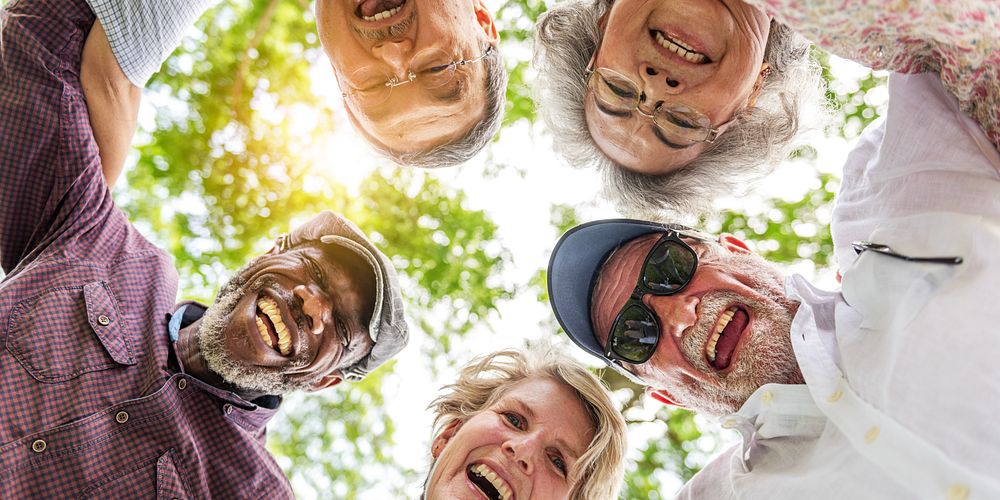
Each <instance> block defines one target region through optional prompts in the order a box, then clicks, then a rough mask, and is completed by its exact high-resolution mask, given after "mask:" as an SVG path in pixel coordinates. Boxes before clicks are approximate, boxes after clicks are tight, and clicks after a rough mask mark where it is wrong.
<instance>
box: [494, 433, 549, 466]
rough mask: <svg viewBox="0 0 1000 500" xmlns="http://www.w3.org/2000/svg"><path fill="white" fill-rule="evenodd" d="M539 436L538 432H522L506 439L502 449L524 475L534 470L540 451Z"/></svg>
mask: <svg viewBox="0 0 1000 500" xmlns="http://www.w3.org/2000/svg"><path fill="white" fill-rule="evenodd" d="M541 444H542V443H541V436H540V435H539V434H538V433H523V434H519V435H518V436H516V437H513V438H511V439H508V440H507V441H506V442H505V443H504V444H503V447H502V448H503V451H504V454H506V455H507V456H508V457H509V458H510V459H512V460H513V461H514V464H515V465H516V466H517V468H518V469H520V470H521V472H523V473H524V474H525V475H529V476H530V475H531V474H532V472H534V470H535V460H537V457H538V456H539V454H540V453H541V451H542V446H541Z"/></svg>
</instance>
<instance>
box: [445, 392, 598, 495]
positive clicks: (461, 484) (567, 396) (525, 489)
mask: <svg viewBox="0 0 1000 500" xmlns="http://www.w3.org/2000/svg"><path fill="white" fill-rule="evenodd" d="M593 438H594V428H593V424H592V423H591V420H590V417H589V416H588V414H587V411H586V409H585V407H584V405H583V403H582V402H581V400H580V398H579V397H578V396H577V395H576V393H575V392H574V391H573V390H572V389H571V388H570V387H569V386H568V385H566V384H564V383H561V382H557V381H555V380H553V379H551V378H548V377H531V378H526V379H524V380H521V381H520V382H517V383H516V384H514V385H512V386H510V387H509V388H508V390H507V391H506V392H505V393H504V394H503V396H501V397H500V399H499V400H497V401H496V402H495V403H494V404H492V405H490V406H489V407H488V408H486V409H484V410H482V411H481V412H479V413H477V414H476V415H474V416H473V417H471V418H469V419H467V420H465V421H455V423H453V424H452V425H449V426H448V427H447V428H445V430H444V431H442V432H441V434H440V435H439V436H437V437H436V438H435V439H434V446H433V451H434V457H435V463H434V467H433V469H432V471H431V476H430V479H429V480H428V483H427V496H426V497H427V498H428V499H429V500H437V499H445V498H447V499H459V498H466V499H476V500H483V499H488V500H510V499H524V500H527V499H532V498H538V499H560V498H567V497H568V495H569V492H570V490H571V489H572V487H573V484H574V483H575V481H576V480H577V478H576V469H575V468H574V466H575V465H576V462H577V459H578V458H579V457H580V456H581V455H583V453H584V452H586V451H587V446H588V445H589V444H590V442H591V440H592V439H593Z"/></svg>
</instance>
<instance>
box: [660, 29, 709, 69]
mask: <svg viewBox="0 0 1000 500" xmlns="http://www.w3.org/2000/svg"><path fill="white" fill-rule="evenodd" d="M656 42H657V43H659V44H660V45H661V46H662V47H663V48H665V49H667V50H669V51H670V52H673V53H674V54H677V55H679V56H681V57H683V58H684V60H685V61H688V62H693V63H695V64H702V63H704V62H705V61H708V58H707V57H705V55H704V54H700V53H698V52H697V51H695V50H694V49H692V48H690V47H688V46H686V45H684V44H683V43H682V42H681V41H680V40H676V39H673V38H669V37H665V36H663V33H660V32H659V31H657V32H656Z"/></svg>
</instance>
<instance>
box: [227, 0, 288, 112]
mask: <svg viewBox="0 0 1000 500" xmlns="http://www.w3.org/2000/svg"><path fill="white" fill-rule="evenodd" d="M279 2H280V0H271V3H269V4H267V9H265V10H264V15H262V16H260V19H259V20H257V26H256V28H254V32H253V38H251V39H250V43H249V44H248V45H247V48H246V50H244V51H243V54H241V56H240V67H239V69H238V70H237V71H236V78H235V79H234V81H233V96H232V103H233V112H234V113H236V114H237V115H239V114H240V113H241V109H240V96H241V95H242V94H243V87H244V86H245V85H246V78H247V73H249V72H250V64H251V63H252V61H251V59H250V52H251V51H252V50H255V49H256V48H257V47H258V46H259V45H260V42H261V40H262V39H263V38H264V34H265V33H267V30H268V28H270V27H271V21H272V20H273V19H274V13H275V12H276V11H277V10H278V3H279Z"/></svg>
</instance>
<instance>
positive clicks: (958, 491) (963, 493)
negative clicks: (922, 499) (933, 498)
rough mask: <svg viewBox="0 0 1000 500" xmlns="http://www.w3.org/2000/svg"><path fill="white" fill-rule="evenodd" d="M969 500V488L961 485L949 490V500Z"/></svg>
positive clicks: (955, 485) (953, 486) (952, 486)
mask: <svg viewBox="0 0 1000 500" xmlns="http://www.w3.org/2000/svg"><path fill="white" fill-rule="evenodd" d="M966 498H969V488H967V487H965V486H964V485H961V484H953V485H951V488H948V500H965V499H966Z"/></svg>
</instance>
